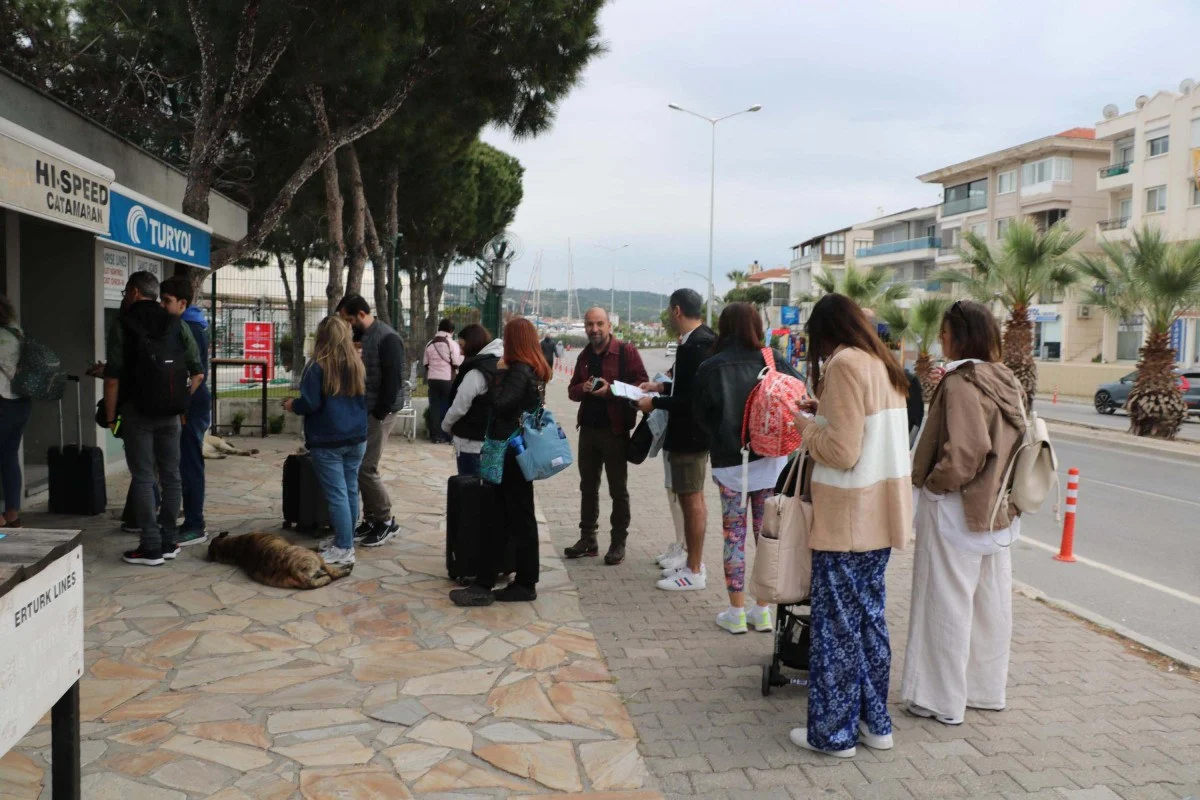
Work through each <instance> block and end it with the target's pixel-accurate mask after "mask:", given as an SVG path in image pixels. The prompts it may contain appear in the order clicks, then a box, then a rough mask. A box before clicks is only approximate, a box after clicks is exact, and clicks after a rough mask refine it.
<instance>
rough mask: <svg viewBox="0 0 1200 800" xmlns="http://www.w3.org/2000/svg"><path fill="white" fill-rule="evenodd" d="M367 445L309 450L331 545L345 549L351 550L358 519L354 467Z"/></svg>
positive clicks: (356, 479) (358, 462)
mask: <svg viewBox="0 0 1200 800" xmlns="http://www.w3.org/2000/svg"><path fill="white" fill-rule="evenodd" d="M366 452H367V443H366V442H361V443H360V444H351V445H346V446H345V447H314V448H312V449H311V450H309V455H310V456H311V458H312V463H313V469H314V470H316V473H317V481H318V482H319V483H320V484H321V491H323V492H324V493H325V502H326V503H328V504H329V521H330V523H332V525H333V543H334V544H335V545H336V546H338V547H340V548H342V549H345V550H349V549H350V548H352V547H354V522H355V518H356V517H358V467H359V465H360V464H362V460H363V455H364V454H365V453H366Z"/></svg>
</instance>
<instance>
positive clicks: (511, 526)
mask: <svg viewBox="0 0 1200 800" xmlns="http://www.w3.org/2000/svg"><path fill="white" fill-rule="evenodd" d="M492 497H493V498H494V503H495V505H494V510H495V513H494V514H493V515H492V519H493V520H494V521H495V527H494V528H492V530H490V531H487V532H485V534H484V536H483V542H484V546H483V550H484V552H483V560H482V562H481V569H480V570H479V576H478V577H477V578H476V579H475V583H476V584H477V585H479V586H482V587H484V588H485V589H491V588H492V587H494V586H495V585H496V573H497V571H498V570H499V569H500V567H501V565H502V563H503V561H504V553H505V551H506V550H507V549H508V548H509V547H511V548H512V550H513V555H514V561H515V566H516V570H517V575H516V578H515V579H514V583H517V584H519V585H521V586H526V587H528V588H530V589H532V588H533V587H534V586H536V585H537V582H538V573H539V566H540V565H539V563H538V524H537V518H536V517H535V516H534V505H533V483H531V482H530V481H527V480H525V476H524V475H523V474H522V473H521V467H520V466H518V465H517V456H516V454H515V453H514V452H513V449H512V448H511V447H510V448H507V452H506V453H505V454H504V478H503V479H502V480H501V482H500V485H499V486H497V487H495V491H494V492H493V493H492Z"/></svg>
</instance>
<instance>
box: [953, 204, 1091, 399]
mask: <svg viewBox="0 0 1200 800" xmlns="http://www.w3.org/2000/svg"><path fill="white" fill-rule="evenodd" d="M1082 238H1083V231H1072V230H1071V229H1070V228H1068V227H1067V225H1066V223H1065V222H1058V223H1055V224H1054V225H1053V226H1051V227H1050V228H1047V229H1046V230H1045V231H1041V230H1038V227H1037V225H1035V224H1034V222H1033V220H1031V219H1028V218H1022V219H1015V220H1013V221H1012V222H1011V223H1010V224H1009V226H1008V228H1007V229H1006V230H1005V231H1004V237H1003V239H1002V240H1001V242H1000V243H999V245H998V247H997V248H996V249H995V250H993V249H991V248H989V247H988V244H987V242H986V241H985V240H984V239H983V238H982V237H980V236H977V235H976V234H974V233H971V232H967V233H966V234H964V235H963V241H964V242H965V243H966V247H965V248H962V249H960V250H959V251H958V255H959V257H960V258H961V259H962V260H963V262H964V263H965V264H967V265H969V266H970V267H971V271H970V272H960V271H958V270H954V269H949V270H942V271H941V272H939V273H938V274H937V275H935V276H934V279H935V280H941V281H945V282H947V283H958V284H961V285H962V286H963V287H964V288H965V289H966V291H967V294H968V295H970V296H971V297H973V298H974V299H976V300H978V301H979V302H981V303H985V304H991V303H993V302H995V301H999V302H1000V303H1001V304H1002V305H1003V306H1004V308H1005V309H1007V310H1008V318H1007V319H1006V320H1005V321H1004V339H1003V345H1004V363H1005V364H1007V365H1008V367H1009V369H1011V370H1012V371H1013V373H1014V374H1015V375H1016V376H1017V379H1018V380H1019V381H1021V386H1022V387H1023V388H1024V389H1025V404H1026V406H1032V405H1033V397H1034V395H1035V394H1036V393H1037V364H1036V363H1035V362H1034V360H1033V322H1032V321H1031V320H1030V319H1029V306H1031V305H1033V303H1035V302H1036V301H1037V298H1038V296H1039V295H1041V294H1042V293H1043V292H1047V291H1050V290H1053V289H1065V288H1067V287H1068V286H1070V285H1071V284H1073V283H1074V282H1075V281H1076V280H1077V278H1078V273H1077V271H1076V269H1075V266H1074V264H1073V262H1072V260H1071V258H1070V256H1069V252H1070V250H1071V248H1072V247H1074V246H1075V245H1077V244H1079V241H1080V240H1081V239H1082Z"/></svg>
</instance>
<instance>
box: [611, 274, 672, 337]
mask: <svg viewBox="0 0 1200 800" xmlns="http://www.w3.org/2000/svg"><path fill="white" fill-rule="evenodd" d="M648 271H649V270H648V269H647V268H646V267H641V268H640V269H623V270H621V272H624V273H625V274H626V275H636V274H637V273H639V272H648ZM660 301H661V298H660ZM659 313H662V309H661V308H660V309H659ZM629 325H630V326H631V328H632V326H633V284H632V283H630V284H629Z"/></svg>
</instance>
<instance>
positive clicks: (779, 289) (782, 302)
mask: <svg viewBox="0 0 1200 800" xmlns="http://www.w3.org/2000/svg"><path fill="white" fill-rule="evenodd" d="M791 288H792V287H791V284H789V283H772V284H771V305H773V306H786V305H787V304H788V299H789V296H790V294H791Z"/></svg>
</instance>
